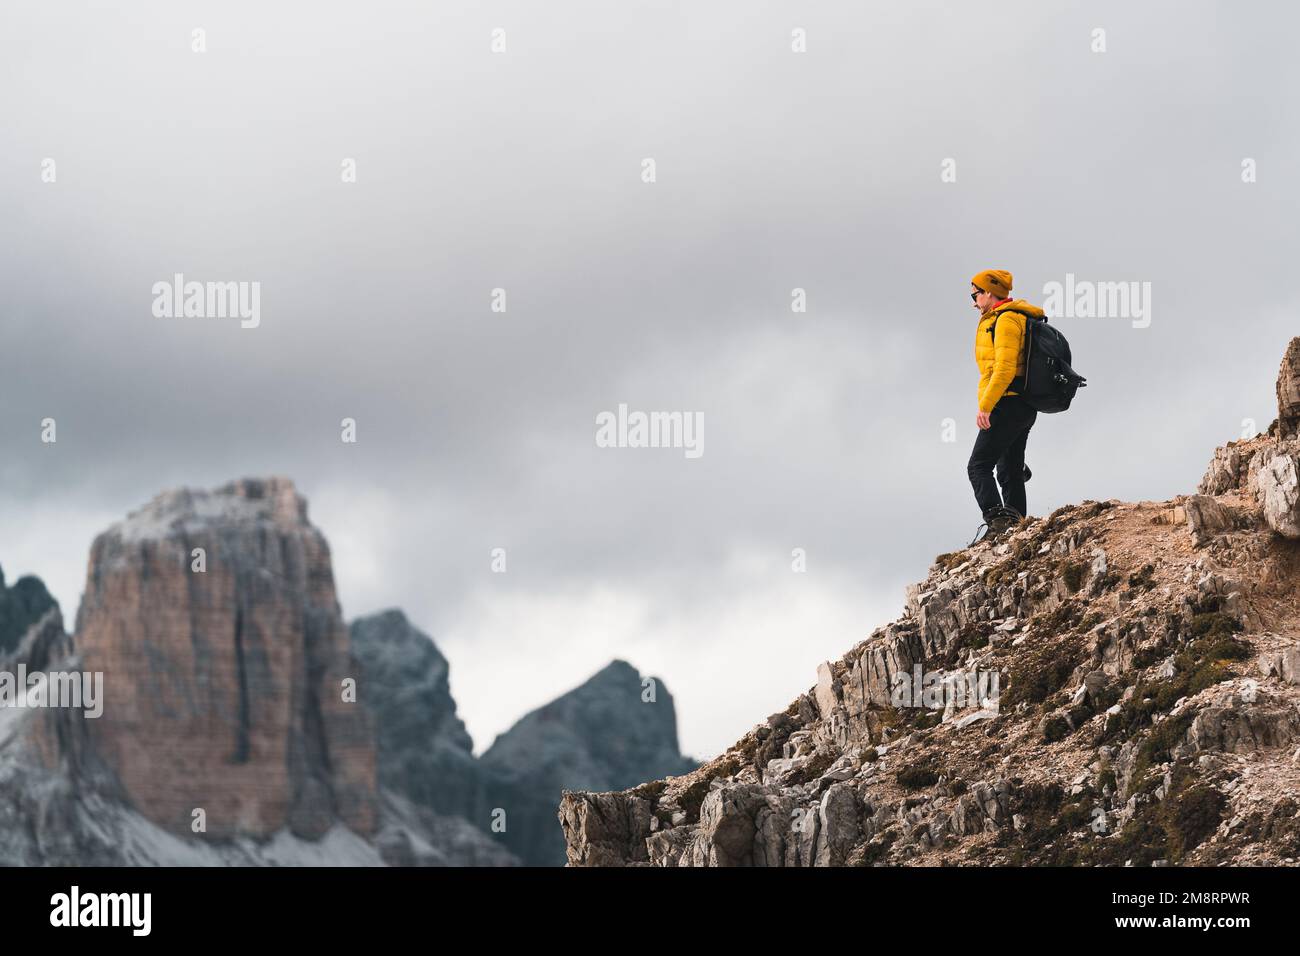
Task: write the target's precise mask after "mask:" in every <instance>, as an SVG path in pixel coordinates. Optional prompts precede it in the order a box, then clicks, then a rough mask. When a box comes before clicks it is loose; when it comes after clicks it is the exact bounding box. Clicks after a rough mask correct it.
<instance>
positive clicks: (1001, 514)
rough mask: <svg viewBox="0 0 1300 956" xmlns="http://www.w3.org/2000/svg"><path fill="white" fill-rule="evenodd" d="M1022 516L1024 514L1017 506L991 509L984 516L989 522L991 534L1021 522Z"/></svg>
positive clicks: (1006, 529) (996, 533)
mask: <svg viewBox="0 0 1300 956" xmlns="http://www.w3.org/2000/svg"><path fill="white" fill-rule="evenodd" d="M1021 517H1022V515H1021V514H1020V512H1019V511H1017V510H1016V509H1015V508H1007V507H1002V508H992V509H990V510H989V512H988V514H986V515H985V516H984V520H985V521H986V522H988V526H989V533H990V535H992V536H996V535H1000V534H1002V532H1004V531H1010V530H1011V529H1012V528H1014V527H1015V526H1016V525H1018V524H1020V519H1021Z"/></svg>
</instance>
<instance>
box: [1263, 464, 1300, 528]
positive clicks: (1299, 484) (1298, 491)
mask: <svg viewBox="0 0 1300 956" xmlns="http://www.w3.org/2000/svg"><path fill="white" fill-rule="evenodd" d="M1257 461H1258V467H1257V468H1256V469H1255V471H1254V491H1255V497H1256V500H1257V501H1258V502H1259V506H1260V509H1261V510H1262V511H1263V513H1264V520H1265V521H1266V522H1267V523H1268V526H1269V527H1270V528H1272V529H1273V530H1274V531H1276V532H1277V533H1278V534H1280V535H1282V536H1284V537H1287V538H1300V449H1298V450H1297V451H1290V450H1283V449H1277V450H1271V451H1267V452H1261V453H1260V455H1259V456H1257Z"/></svg>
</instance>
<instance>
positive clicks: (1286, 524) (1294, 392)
mask: <svg viewBox="0 0 1300 956" xmlns="http://www.w3.org/2000/svg"><path fill="white" fill-rule="evenodd" d="M1277 402H1278V410H1277V418H1276V419H1275V420H1274V422H1273V424H1272V425H1270V426H1269V428H1268V431H1267V432H1265V433H1264V434H1262V435H1258V436H1256V437H1255V438H1251V439H1247V440H1242V441H1236V442H1229V443H1228V444H1227V445H1225V446H1224V447H1222V448H1220V449H1218V450H1217V451H1216V452H1215V454H1214V458H1213V460H1212V461H1211V462H1210V467H1209V469H1208V470H1207V471H1206V473H1205V477H1204V478H1202V479H1201V484H1200V488H1199V490H1200V492H1201V493H1202V494H1205V495H1222V494H1226V493H1228V492H1230V491H1242V492H1244V493H1246V494H1247V495H1248V496H1249V497H1250V498H1251V499H1252V500H1253V502H1254V504H1255V505H1256V506H1257V507H1258V509H1259V512H1260V514H1261V515H1262V516H1263V518H1264V521H1265V522H1266V523H1267V524H1268V526H1269V527H1270V528H1272V529H1273V530H1274V531H1276V532H1277V533H1278V534H1280V535H1282V536H1284V537H1287V538H1300V337H1296V338H1294V339H1292V340H1291V343H1290V344H1289V345H1288V346H1287V350H1286V355H1285V356H1284V357H1283V359H1282V367H1281V369H1280V370H1279V371H1278V377H1277Z"/></svg>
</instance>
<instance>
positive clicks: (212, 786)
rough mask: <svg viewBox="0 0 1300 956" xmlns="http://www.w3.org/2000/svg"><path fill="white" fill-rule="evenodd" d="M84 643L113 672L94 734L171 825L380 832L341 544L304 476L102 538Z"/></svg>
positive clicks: (91, 663) (163, 506) (157, 506)
mask: <svg viewBox="0 0 1300 956" xmlns="http://www.w3.org/2000/svg"><path fill="white" fill-rule="evenodd" d="M76 643H77V647H78V650H79V652H80V654H81V658H82V666H83V667H84V668H85V669H86V670H89V671H92V672H94V671H100V672H103V673H104V674H105V675H106V700H105V706H104V714H103V716H102V717H101V718H99V719H98V720H95V721H91V722H89V723H88V727H89V731H90V738H91V741H92V743H93V744H94V746H95V748H96V750H97V751H98V752H99V754H100V755H101V756H102V757H103V759H104V760H105V762H106V763H107V764H108V766H109V767H110V768H112V770H113V771H114V772H115V774H116V775H117V777H118V779H119V780H120V782H121V784H122V786H123V788H124V789H125V791H126V793H127V795H128V797H129V799H130V801H131V803H132V805H133V806H134V807H135V808H136V809H137V810H139V812H140V813H141V814H143V815H144V816H145V817H147V818H148V819H150V820H152V821H154V822H155V823H157V824H158V825H159V826H161V827H163V828H164V829H168V830H171V831H172V832H175V833H189V832H191V824H192V823H193V821H194V819H195V814H196V811H200V810H201V811H202V814H203V815H204V816H205V817H206V826H207V832H208V833H210V834H212V835H213V836H216V837H222V836H235V835H248V836H254V837H264V836H269V835H270V834H272V833H274V832H275V831H277V830H279V829H280V828H282V827H285V826H287V827H288V828H289V829H290V830H291V831H292V832H293V833H294V835H296V836H299V837H304V838H308V839H311V838H316V837H320V836H322V835H323V834H324V833H325V832H326V831H327V830H328V829H329V828H330V826H331V825H332V824H333V823H334V822H335V821H336V820H337V821H341V822H342V823H343V824H344V825H346V826H347V827H348V828H350V829H351V830H353V831H354V832H356V833H358V834H362V835H368V834H371V833H373V832H374V829H375V813H376V791H375V786H376V784H375V745H374V727H373V724H372V719H371V715H370V713H369V711H368V710H367V709H366V708H364V707H361V706H359V705H358V704H357V703H356V702H355V699H353V700H351V701H349V700H348V699H346V697H345V693H344V691H345V683H344V682H345V680H349V679H350V680H352V681H355V680H356V678H357V668H356V665H355V662H354V660H353V659H352V657H351V655H350V653H349V649H348V635H347V629H346V628H345V627H344V625H343V619H342V616H341V614H340V611H339V605H338V600H337V598H336V597H335V593H334V577H333V572H332V569H331V565H330V555H329V546H328V545H327V544H326V542H325V538H324V536H323V535H322V534H321V533H320V531H319V530H317V529H316V528H315V527H314V526H313V525H312V524H311V523H310V522H309V521H308V520H307V503H306V500H305V499H303V498H302V497H301V496H300V495H299V494H298V493H297V491H296V490H295V488H294V486H293V483H292V482H290V481H288V480H287V479H280V478H272V479H268V480H251V479H250V480H243V481H236V482H231V483H230V484H228V485H225V486H223V487H221V488H218V489H217V490H216V491H213V492H207V491H191V490H182V491H176V492H167V493H165V494H162V495H159V496H158V497H157V498H155V499H154V500H153V501H152V502H150V503H149V504H148V505H146V506H145V507H144V508H142V509H141V510H139V511H137V512H134V513H133V514H131V515H130V516H129V517H128V518H127V519H126V521H124V522H120V523H119V524H117V525H114V526H113V527H112V528H110V529H109V530H108V531H106V532H104V533H103V534H101V535H99V536H98V537H97V538H96V539H95V542H94V544H93V545H92V547H91V554H90V567H89V569H88V571H87V575H86V588H85V593H84V595H83V597H82V604H81V609H80V611H79V612H78V615H77V627H76ZM354 696H355V695H354ZM160 766H161V767H167V768H168V770H167V772H166V773H160V772H159V767H160Z"/></svg>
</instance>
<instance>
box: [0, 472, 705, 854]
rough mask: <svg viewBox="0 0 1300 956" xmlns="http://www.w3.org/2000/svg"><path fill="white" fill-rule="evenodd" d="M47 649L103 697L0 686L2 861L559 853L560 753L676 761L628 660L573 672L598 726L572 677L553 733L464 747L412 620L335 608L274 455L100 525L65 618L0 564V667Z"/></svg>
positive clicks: (587, 764)
mask: <svg viewBox="0 0 1300 956" xmlns="http://www.w3.org/2000/svg"><path fill="white" fill-rule="evenodd" d="M619 663H620V664H621V662H619ZM611 666H612V665H611ZM47 668H48V669H49V670H50V671H59V672H69V673H75V672H83V671H84V672H91V673H94V672H99V673H102V674H103V677H104V680H103V685H104V695H103V696H104V701H103V713H102V716H99V717H97V718H96V717H93V716H91V717H88V716H86V714H85V713H84V712H83V710H78V709H73V708H68V707H37V706H23V707H5V708H0V804H2V805H3V806H4V807H6V808H7V809H5V810H3V811H0V813H3V816H2V817H0V822H3V824H4V825H3V826H0V863H4V864H11V865H92V864H93V865H298V864H302V865H385V864H388V865H404V866H416V865H433V866H440V865H477V866H511V865H518V864H519V863H520V862H521V861H523V862H530V863H537V864H555V863H562V862H563V840H562V837H561V835H560V830H559V824H558V822H557V821H556V820H555V816H554V808H555V806H556V804H557V803H558V800H559V794H560V789H561V788H562V786H565V785H568V784H569V780H568V778H567V777H566V776H565V774H564V769H563V768H565V767H569V766H573V767H581V768H582V775H581V776H580V777H576V778H575V780H574V782H575V783H577V784H580V785H589V782H592V781H611V782H612V783H611V785H619V784H625V783H630V782H635V781H633V780H629V776H631V777H639V776H641V775H642V773H641V772H640V771H638V769H637V764H636V757H635V755H640V756H641V757H643V758H644V759H645V761H646V762H645V763H644V765H643V767H644V772H643V775H644V776H645V777H646V778H647V779H648V778H650V777H652V776H654V775H655V774H658V773H661V772H664V768H666V767H670V766H678V765H680V764H679V763H674V761H673V759H672V757H673V754H675V750H676V718H675V715H674V714H673V710H672V700H671V697H670V696H668V695H667V691H666V690H665V689H663V688H662V687H660V697H659V702H660V703H658V704H647V703H644V702H643V701H642V700H641V697H640V689H641V682H640V677H639V675H636V672H635V670H633V669H632V668H630V665H626V664H621V667H619V668H617V673H618V675H619V678H620V682H619V684H618V686H619V687H622V688H624V690H625V692H624V693H622V695H621V696H619V695H618V694H617V693H614V694H613V695H611V693H610V688H609V686H608V681H606V680H604V679H601V680H598V679H597V678H600V677H601V675H597V677H596V678H593V679H592V681H593V682H595V683H596V685H597V686H598V687H601V688H605V689H604V691H602V692H601V693H600V694H598V695H597V696H598V697H599V698H600V701H601V702H602V703H601V704H600V706H599V707H597V708H596V712H597V713H598V714H599V717H600V725H599V726H592V725H589V724H584V722H583V719H584V715H585V714H587V713H588V709H586V708H584V707H583V706H577V707H573V706H571V705H570V704H569V703H563V702H564V701H566V700H572V699H573V698H574V695H575V694H577V695H579V698H581V699H585V697H583V695H582V694H580V693H579V692H580V691H581V690H582V688H579V689H578V690H577V691H572V692H570V693H569V694H566V695H564V697H562V698H560V699H559V700H558V701H556V702H553V704H552V705H548V706H557V705H558V707H559V710H558V711H557V713H563V714H566V715H569V716H570V717H571V718H572V719H571V720H570V722H569V723H563V722H562V723H560V724H557V731H563V742H562V743H561V741H560V738H559V737H557V740H556V742H553V743H552V744H550V745H548V746H542V747H537V748H535V749H534V750H533V751H532V752H529V751H527V750H520V751H518V752H517V754H516V757H515V758H514V762H512V761H511V760H503V759H500V758H494V759H493V760H491V761H487V760H486V759H485V760H484V761H479V760H477V759H476V758H475V757H474V756H473V754H472V742H471V740H470V737H469V734H468V733H467V732H466V731H465V728H464V725H463V723H462V722H461V721H460V719H459V718H458V717H457V716H456V705H455V702H454V700H453V699H452V697H451V693H450V685H449V680H448V664H447V661H446V659H445V658H444V657H443V656H442V654H441V653H440V652H439V651H438V650H437V648H436V646H435V645H434V644H433V642H432V640H431V639H429V638H428V636H427V635H425V634H423V633H422V632H420V631H419V630H418V629H416V628H415V627H414V626H413V625H411V624H410V622H409V621H407V620H406V617H405V615H404V614H402V612H400V611H396V610H393V611H387V612H383V613H381V614H378V615H370V616H367V617H365V618H361V619H359V620H356V621H353V622H352V623H351V625H345V623H344V621H343V617H342V614H341V610H340V608H339V604H338V600H337V598H336V596H335V591H334V577H333V569H332V565H331V560H330V552H329V545H328V543H327V542H326V540H325V538H324V536H323V535H322V534H321V532H320V531H319V530H318V529H317V528H316V527H315V526H314V525H312V524H311V523H310V521H309V520H308V518H307V502H306V500H305V499H304V498H303V497H302V496H301V495H300V494H299V493H298V492H297V490H296V488H295V487H294V485H293V483H292V482H291V481H289V480H288V479H286V478H274V477H273V478H266V479H255V478H248V479H241V480H238V481H234V482H230V483H228V484H226V485H224V486H222V487H220V488H217V489H215V490H212V491H206V490H196V489H178V490H174V491H168V492H164V493H162V494H160V495H158V496H157V497H155V498H154V499H153V500H152V501H150V502H149V503H148V504H147V505H145V506H144V507H143V508H141V509H138V510H137V511H135V512H132V513H131V514H130V515H129V516H128V517H127V518H126V519H125V520H124V521H121V522H118V523H117V524H115V525H114V526H113V527H111V528H109V529H108V530H107V531H105V532H104V533H103V534H101V535H99V536H98V537H97V538H96V539H95V542H94V544H93V546H92V548H91V556H90V561H89V563H88V568H87V575H86V586H85V591H84V593H83V596H82V602H81V606H80V608H79V609H78V613H77V623H76V627H75V633H74V634H68V633H66V632H65V630H64V626H63V619H62V616H61V614H60V613H59V609H58V606H57V604H56V603H55V602H54V601H53V599H52V598H50V597H49V595H48V592H47V591H46V590H45V587H44V585H43V584H41V582H40V581H39V579H37V578H34V577H30V576H29V577H24V578H23V579H21V580H20V581H19V582H17V583H16V584H15V585H14V587H13V588H6V587H4V586H3V578H2V577H0V670H3V671H6V672H9V673H13V672H15V671H18V670H20V669H26V670H27V671H29V672H30V671H36V670H41V669H47ZM608 670H609V668H606V671H608ZM629 672H630V673H629ZM601 673H602V674H604V673H605V671H602V672H601ZM588 683H589V684H591V683H592V682H588ZM585 686H587V685H584V687H585ZM22 693H23V694H24V695H27V696H24V698H23V700H24V701H33V702H34V701H36V700H37V699H38V696H39V695H40V694H43V693H44V692H43V691H39V690H38V689H35V688H32V689H29V688H23V689H22ZM665 718H666V719H667V723H666V724H665ZM525 721H527V718H525V719H524V721H521V724H522V723H524V722H525ZM625 732H626V733H627V734H629V735H630V736H629V739H628V741H627V742H626V749H627V753H628V754H632V755H634V759H632V760H631V761H630V762H629V759H628V758H627V756H626V755H624V754H622V753H621V747H622V745H620V744H619V743H618V742H617V738H618V736H619V734H621V733H625ZM593 734H594V735H596V736H601V735H602V734H603V735H606V736H608V737H610V738H611V740H612V749H611V741H610V740H606V741H595V740H593ZM508 739H510V734H509V733H507V734H505V735H502V738H500V740H508ZM485 756H486V755H485ZM676 757H677V759H678V760H679V761H680V759H681V758H680V755H679V754H678V755H676ZM607 764H608V765H607ZM691 765H692V766H693V764H691ZM557 768H558V770H557ZM557 773H558V776H557ZM531 828H541V829H543V830H546V831H549V832H546V833H535V832H530V829H531ZM542 848H544V849H542Z"/></svg>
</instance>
